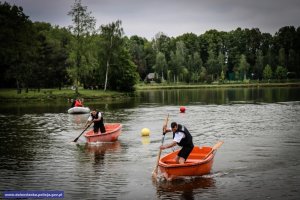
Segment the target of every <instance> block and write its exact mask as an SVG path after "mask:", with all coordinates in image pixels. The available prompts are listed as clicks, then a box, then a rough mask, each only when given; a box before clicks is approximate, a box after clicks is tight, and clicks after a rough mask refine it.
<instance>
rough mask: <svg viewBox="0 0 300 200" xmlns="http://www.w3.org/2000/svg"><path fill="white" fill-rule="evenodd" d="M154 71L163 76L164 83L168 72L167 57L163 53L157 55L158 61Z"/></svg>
mask: <svg viewBox="0 0 300 200" xmlns="http://www.w3.org/2000/svg"><path fill="white" fill-rule="evenodd" d="M154 69H155V71H156V72H157V73H158V74H161V81H162V82H163V81H164V73H166V72H167V70H168V69H167V61H166V58H165V55H164V54H163V53H162V52H158V53H157V55H156V61H155V65H154Z"/></svg>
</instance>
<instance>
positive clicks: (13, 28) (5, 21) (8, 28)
mask: <svg viewBox="0 0 300 200" xmlns="http://www.w3.org/2000/svg"><path fill="white" fill-rule="evenodd" d="M0 27H1V29H0V69H1V75H0V78H1V82H0V86H1V87H7V86H9V87H11V86H14V87H16V88H17V91H18V93H21V88H22V87H25V88H26V89H27V90H28V85H29V83H30V81H31V77H32V73H33V70H32V65H33V63H34V62H35V58H36V57H35V56H36V45H37V44H36V38H35V37H36V34H35V32H34V28H33V25H32V22H31V21H30V20H29V19H28V16H26V15H25V14H24V13H23V9H22V7H17V6H15V5H14V6H11V5H9V4H8V3H6V2H5V3H2V2H0Z"/></svg>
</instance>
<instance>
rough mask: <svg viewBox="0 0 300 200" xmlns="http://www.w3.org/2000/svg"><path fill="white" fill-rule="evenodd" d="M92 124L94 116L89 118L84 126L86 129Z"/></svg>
mask: <svg viewBox="0 0 300 200" xmlns="http://www.w3.org/2000/svg"><path fill="white" fill-rule="evenodd" d="M91 123H93V118H92V116H89V118H88V120H87V122H86V123H85V125H84V128H86V127H87V126H89V125H90V124H91Z"/></svg>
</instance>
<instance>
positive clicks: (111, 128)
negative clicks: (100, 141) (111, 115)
mask: <svg viewBox="0 0 300 200" xmlns="http://www.w3.org/2000/svg"><path fill="white" fill-rule="evenodd" d="M104 126H105V129H106V132H105V133H103V134H109V133H112V132H114V131H117V130H118V129H119V128H120V126H121V124H119V123H111V124H104ZM103 134H102V135H103ZM85 135H86V136H95V134H94V131H93V130H90V131H88V132H87V133H86V134H85ZM96 135H99V133H98V134H96Z"/></svg>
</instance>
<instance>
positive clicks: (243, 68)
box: [239, 54, 249, 80]
mask: <svg viewBox="0 0 300 200" xmlns="http://www.w3.org/2000/svg"><path fill="white" fill-rule="evenodd" d="M248 68H249V64H248V62H247V60H246V56H245V55H244V54H242V55H241V59H240V63H239V71H240V72H241V73H242V74H243V80H246V78H247V77H246V75H247V70H248Z"/></svg>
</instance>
